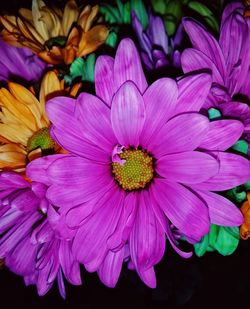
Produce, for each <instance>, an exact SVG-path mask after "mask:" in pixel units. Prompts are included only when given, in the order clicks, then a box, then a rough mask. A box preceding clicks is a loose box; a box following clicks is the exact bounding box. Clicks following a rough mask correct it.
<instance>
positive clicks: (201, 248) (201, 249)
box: [194, 235, 209, 257]
mask: <svg viewBox="0 0 250 309" xmlns="http://www.w3.org/2000/svg"><path fill="white" fill-rule="evenodd" d="M208 245H209V242H208V235H205V236H204V237H202V240H201V241H200V242H199V243H197V244H195V245H194V252H195V254H196V255H197V256H199V257H201V256H203V255H204V254H205V252H206V251H207V249H208Z"/></svg>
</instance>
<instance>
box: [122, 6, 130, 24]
mask: <svg viewBox="0 0 250 309" xmlns="http://www.w3.org/2000/svg"><path fill="white" fill-rule="evenodd" d="M123 23H124V24H130V23H131V5H130V2H126V3H125V4H124V12H123Z"/></svg>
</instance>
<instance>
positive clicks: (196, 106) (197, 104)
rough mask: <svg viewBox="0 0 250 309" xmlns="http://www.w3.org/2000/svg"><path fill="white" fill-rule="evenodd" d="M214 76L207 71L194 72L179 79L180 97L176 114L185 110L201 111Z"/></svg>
mask: <svg viewBox="0 0 250 309" xmlns="http://www.w3.org/2000/svg"><path fill="white" fill-rule="evenodd" d="M211 83H212V77H211V75H210V74H207V73H200V74H192V75H187V76H184V77H183V78H181V79H180V80H179V81H178V83H177V84H178V89H179V97H178V100H177V106H176V110H175V115H177V114H179V113H184V112H199V111H200V109H201V107H202V106H203V105H204V103H205V101H206V99H207V96H208V94H209V91H210V88H211Z"/></svg>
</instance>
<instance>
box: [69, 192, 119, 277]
mask: <svg viewBox="0 0 250 309" xmlns="http://www.w3.org/2000/svg"><path fill="white" fill-rule="evenodd" d="M123 202H124V191H121V190H120V189H119V188H113V189H112V190H110V191H109V192H107V193H106V194H103V196H102V197H101V199H99V201H98V202H97V203H98V204H99V205H98V211H96V212H95V213H94V215H93V216H91V217H89V219H87V220H86V221H85V222H84V224H83V225H82V226H81V227H80V228H79V229H78V231H77V234H76V236H75V239H74V242H73V246H72V250H73V254H74V255H75V257H76V259H77V260H78V261H80V262H81V263H83V264H85V267H86V269H87V270H88V271H90V272H92V271H96V270H97V269H98V268H99V267H100V265H101V263H102V261H103V259H104V258H105V256H106V254H107V252H108V249H107V246H106V243H107V239H108V238H109V236H110V235H112V233H113V232H114V230H115V229H116V226H117V223H118V220H119V217H120V215H121V211H122V208H123Z"/></svg>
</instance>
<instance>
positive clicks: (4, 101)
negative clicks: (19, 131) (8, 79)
mask: <svg viewBox="0 0 250 309" xmlns="http://www.w3.org/2000/svg"><path fill="white" fill-rule="evenodd" d="M0 105H1V106H4V107H5V108H7V109H8V110H9V111H10V112H11V113H12V114H13V115H14V116H15V117H16V118H18V119H19V120H20V124H22V125H23V126H26V127H27V129H28V128H29V129H30V130H31V131H33V132H35V131H37V130H38V126H37V123H36V121H35V117H34V115H33V114H32V112H31V111H30V109H29V108H28V106H25V105H24V104H23V103H22V102H21V101H18V100H16V99H15V97H14V96H13V95H12V94H11V93H10V92H9V91H8V90H7V89H5V88H2V89H0Z"/></svg>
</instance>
